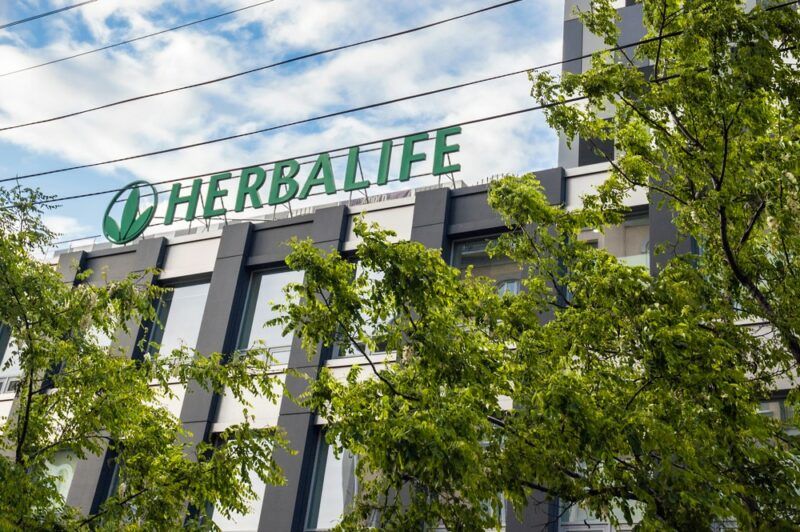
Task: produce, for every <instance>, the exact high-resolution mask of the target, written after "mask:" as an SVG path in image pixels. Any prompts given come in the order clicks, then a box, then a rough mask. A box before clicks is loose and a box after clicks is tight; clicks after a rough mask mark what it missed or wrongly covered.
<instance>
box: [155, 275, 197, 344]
mask: <svg viewBox="0 0 800 532" xmlns="http://www.w3.org/2000/svg"><path fill="white" fill-rule="evenodd" d="M207 297H208V283H203V284H193V285H185V286H178V287H175V288H174V289H173V290H172V291H171V292H169V293H167V294H165V295H164V298H163V299H162V300H161V302H160V303H159V305H158V318H159V321H160V322H161V326H160V327H154V329H153V334H152V335H151V337H150V340H151V341H153V342H156V343H157V344H159V345H160V346H161V349H160V353H161V354H163V355H164V356H168V355H169V354H170V353H171V352H172V351H173V350H174V349H178V348H180V347H181V345H186V346H187V347H190V348H194V347H196V346H197V337H198V336H199V335H200V324H201V322H202V321H203V310H205V307H206V298H207Z"/></svg>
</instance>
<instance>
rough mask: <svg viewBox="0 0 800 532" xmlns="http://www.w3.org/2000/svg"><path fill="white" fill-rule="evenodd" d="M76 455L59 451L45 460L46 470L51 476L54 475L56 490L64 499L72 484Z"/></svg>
mask: <svg viewBox="0 0 800 532" xmlns="http://www.w3.org/2000/svg"><path fill="white" fill-rule="evenodd" d="M77 461H78V459H77V457H76V456H75V455H74V454H72V453H71V452H69V451H60V452H58V453H56V454H55V455H54V456H53V458H52V459H51V460H50V461H49V462H47V472H48V473H49V475H50V476H51V477H55V479H54V480H55V483H56V490H58V494H59V495H61V498H62V499H64V501H66V500H67V495H69V488H70V486H71V485H72V477H73V476H75V464H76V463H77Z"/></svg>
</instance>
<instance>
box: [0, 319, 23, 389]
mask: <svg viewBox="0 0 800 532" xmlns="http://www.w3.org/2000/svg"><path fill="white" fill-rule="evenodd" d="M21 373H22V371H21V370H20V367H19V355H18V354H17V349H16V346H15V345H14V339H13V338H12V337H11V330H10V329H9V328H8V327H6V326H0V394H3V393H16V391H17V387H18V386H19V378H20V374H21Z"/></svg>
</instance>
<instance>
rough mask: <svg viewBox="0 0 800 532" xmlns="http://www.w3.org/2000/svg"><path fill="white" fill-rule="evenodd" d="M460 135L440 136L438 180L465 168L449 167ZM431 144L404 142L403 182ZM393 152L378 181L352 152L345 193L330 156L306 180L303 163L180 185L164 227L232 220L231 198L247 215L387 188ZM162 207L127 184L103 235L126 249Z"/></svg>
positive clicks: (414, 139) (387, 145)
mask: <svg viewBox="0 0 800 532" xmlns="http://www.w3.org/2000/svg"><path fill="white" fill-rule="evenodd" d="M459 133H461V127H460V126H453V127H448V128H444V129H440V130H438V131H436V133H435V137H434V139H435V142H434V147H433V154H432V162H433V175H434V176H439V175H442V174H452V173H454V172H458V171H460V170H461V165H460V164H450V161H449V155H450V154H453V153H456V152H458V151H459V150H460V146H459V145H458V144H452V143H450V137H451V136H453V135H458V134H459ZM430 138H431V136H430V134H429V133H417V134H414V135H409V136H407V137H405V138H404V139H403V142H402V155H401V157H400V167H399V174H398V179H397V180H398V181H400V182H404V181H408V180H409V179H411V168H412V166H413V164H414V163H419V162H422V161H425V160H426V159H427V158H428V154H427V153H425V152H424V151H420V150H418V148H419V146H418V143H421V142H424V141H426V140H430ZM393 148H394V143H393V141H391V140H387V141H384V142H383V144H382V145H381V149H380V161H379V162H378V169H377V175H376V177H375V180H374V181H372V180H370V179H368V178H366V177H364V176H363V175H362V174H360V173H359V171H358V170H359V164H360V160H359V158H360V155H361V152H360V147H358V146H354V147H352V148H350V150H349V153H348V155H347V165H346V169H345V172H344V186H343V188H341V189H337V187H336V176H335V175H334V171H333V165H332V163H331V155H330V154H329V153H321V154H319V156H317V159H316V161H315V162H314V164H313V166H312V167H311V169H310V170H309V171H308V173H307V174H305V175H301V174H300V166H301V165H300V163H299V162H297V161H296V160H294V159H288V160H285V161H281V162H278V163H276V164H275V165H274V166H273V167H272V169H271V171H268V170H265V169H264V168H262V167H261V166H251V167H248V168H243V169H242V171H241V173H240V174H239V176H238V177H235V176H233V175H232V174H231V173H230V172H225V173H222V174H216V175H212V176H211V178H210V179H209V181H208V182H207V183H204V181H203V179H202V178H198V179H195V180H193V181H192V182H191V184H189V185H188V186H183V185H182V184H181V183H175V184H174V185H172V189H171V190H170V192H169V198H167V202H166V211H165V214H164V225H167V226H168V225H172V223H173V222H175V221H176V218H175V211H176V209H177V208H178V207H179V206H184V205H185V207H186V214H185V216H184V217H183V218H182V220H186V221H191V220H194V219H196V218H198V217H202V218H203V219H209V218H216V217H218V216H223V215H225V214H227V213H228V211H229V209H227V208H225V207H224V206H223V202H224V201H225V198H228V202H229V203H228V204H229V205H230V204H232V205H233V211H234V212H242V211H243V210H245V208H247V207H248V206H250V207H252V208H255V209H260V208H262V207H264V206H265V205H268V206H275V205H281V204H283V203H286V202H289V201H292V200H304V199H306V198H307V197H308V196H309V195H310V194H311V193H312V192H315V193H316V192H317V191H320V192H324V193H325V194H329V195H330V194H336V193H337V192H340V191H344V192H350V191H355V190H363V189H367V188H369V187H371V186H372V185H377V186H382V185H386V184H387V183H388V182H389V173H390V169H391V166H392V160H391V159H392V150H393ZM142 191H144V193H142ZM143 196H148V197H151V198H152V202H149V203H148V204H146V206H142V205H141V199H142V197H143ZM201 198H202V201H201ZM158 201H159V198H158V191H157V190H156V189H155V187H154V186H153V185H151V184H150V183H148V182H146V181H134V182H133V183H130V184H128V185H127V186H126V187H125V188H123V189H122V190H120V191H119V192H117V194H116V195H115V196H114V197H113V198H112V200H111V203H110V204H109V205H108V208H107V209H106V212H105V216H104V217H103V234H105V236H106V238H107V239H108V240H109V241H111V242H113V243H115V244H126V243H128V242H130V241H132V240H134V239H135V238H137V237H138V236H139V235H141V234H142V233H143V232H144V231H145V229H147V227H148V226H149V225H150V222H151V221H152V220H153V217H154V216H155V214H156V209H157V208H158Z"/></svg>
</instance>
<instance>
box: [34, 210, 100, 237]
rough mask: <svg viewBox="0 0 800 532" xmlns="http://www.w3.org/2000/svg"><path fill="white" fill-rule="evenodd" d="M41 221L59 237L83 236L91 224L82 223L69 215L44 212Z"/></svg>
mask: <svg viewBox="0 0 800 532" xmlns="http://www.w3.org/2000/svg"><path fill="white" fill-rule="evenodd" d="M42 221H43V222H44V224H45V225H46V226H47V228H48V229H50V230H51V231H53V232H54V233H57V235H58V236H59V238H70V237H75V236H83V235H85V234H86V232H87V231H90V230H91V229H92V227H91V226H89V225H86V224H83V223H81V222H80V221H78V220H77V219H76V218H73V217H71V216H61V215H57V214H46V215H44V216H43V217H42Z"/></svg>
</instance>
